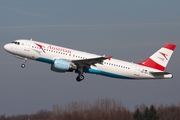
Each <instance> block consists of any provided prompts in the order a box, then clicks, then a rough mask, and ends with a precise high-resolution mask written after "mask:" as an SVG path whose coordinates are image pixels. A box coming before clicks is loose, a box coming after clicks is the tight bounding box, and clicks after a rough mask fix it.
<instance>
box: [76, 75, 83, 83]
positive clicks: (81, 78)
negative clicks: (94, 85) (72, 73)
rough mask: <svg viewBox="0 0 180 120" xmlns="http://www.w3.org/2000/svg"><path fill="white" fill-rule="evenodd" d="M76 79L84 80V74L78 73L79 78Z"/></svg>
mask: <svg viewBox="0 0 180 120" xmlns="http://www.w3.org/2000/svg"><path fill="white" fill-rule="evenodd" d="M76 80H77V81H78V82H80V81H82V80H84V75H78V76H77V78H76Z"/></svg>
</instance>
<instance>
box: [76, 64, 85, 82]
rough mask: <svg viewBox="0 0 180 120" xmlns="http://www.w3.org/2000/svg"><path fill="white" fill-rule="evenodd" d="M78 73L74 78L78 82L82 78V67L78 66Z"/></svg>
mask: <svg viewBox="0 0 180 120" xmlns="http://www.w3.org/2000/svg"><path fill="white" fill-rule="evenodd" d="M78 73H79V75H78V76H77V78H76V80H77V81H78V82H80V81H82V80H84V75H83V67H80V68H78Z"/></svg>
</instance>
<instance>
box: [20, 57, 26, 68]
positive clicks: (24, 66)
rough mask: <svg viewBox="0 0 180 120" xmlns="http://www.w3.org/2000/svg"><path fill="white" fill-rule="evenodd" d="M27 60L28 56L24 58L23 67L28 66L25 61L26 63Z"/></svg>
mask: <svg viewBox="0 0 180 120" xmlns="http://www.w3.org/2000/svg"><path fill="white" fill-rule="evenodd" d="M26 61H27V58H24V63H23V64H22V65H21V67H22V68H25V66H26V65H25V63H26Z"/></svg>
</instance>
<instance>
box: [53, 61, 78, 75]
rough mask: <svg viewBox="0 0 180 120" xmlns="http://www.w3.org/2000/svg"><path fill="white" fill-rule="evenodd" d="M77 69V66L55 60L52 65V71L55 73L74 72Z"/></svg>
mask: <svg viewBox="0 0 180 120" xmlns="http://www.w3.org/2000/svg"><path fill="white" fill-rule="evenodd" d="M75 69H77V67H76V65H75V64H73V63H72V62H68V61H64V60H61V59H55V60H54V64H52V65H51V70H52V71H55V72H72V71H73V70H75Z"/></svg>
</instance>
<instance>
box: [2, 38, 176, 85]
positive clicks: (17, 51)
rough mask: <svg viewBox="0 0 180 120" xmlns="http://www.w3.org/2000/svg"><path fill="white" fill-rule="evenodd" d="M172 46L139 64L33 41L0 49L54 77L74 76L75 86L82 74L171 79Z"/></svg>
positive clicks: (8, 45) (167, 46)
mask: <svg viewBox="0 0 180 120" xmlns="http://www.w3.org/2000/svg"><path fill="white" fill-rule="evenodd" d="M175 47H176V45H174V44H170V43H168V44H166V45H165V46H164V47H162V48H161V49H159V50H158V51H157V52H155V53H154V54H153V55H151V56H150V57H149V58H148V59H146V60H145V61H143V62H141V63H132V62H127V61H122V60H117V59H114V58H112V56H109V57H106V56H105V55H103V56H100V55H96V54H91V53H87V52H82V51H78V50H74V49H69V48H65V47H60V46H56V45H51V44H47V43H42V42H38V41H34V40H32V39H30V40H27V39H19V40H15V41H13V42H12V43H8V44H6V45H4V49H5V50H6V51H7V52H9V53H11V54H13V55H15V57H16V58H20V59H23V60H24V63H23V64H22V65H21V67H22V68H24V67H25V63H26V61H27V59H31V60H36V61H40V62H44V63H48V64H50V65H51V68H50V69H51V70H52V71H54V72H58V73H65V72H73V71H74V72H75V73H77V74H78V76H77V78H76V80H77V81H78V82H80V81H82V80H83V79H84V75H83V74H84V73H92V74H97V75H103V76H107V77H113V78H120V79H131V80H140V79H168V78H169V79H170V78H173V75H172V74H171V73H169V72H165V71H164V70H165V68H166V66H167V64H168V62H169V60H170V58H171V55H172V53H173V52H174V49H175Z"/></svg>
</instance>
